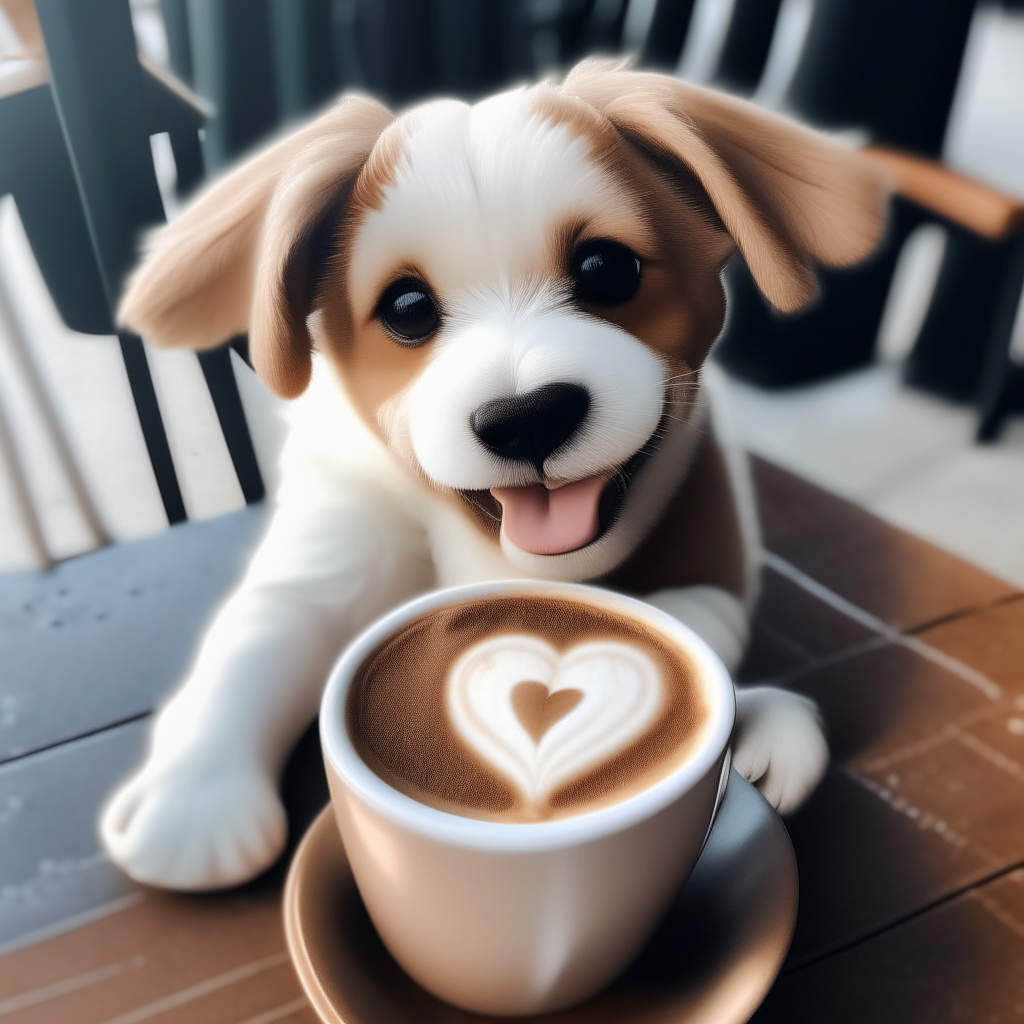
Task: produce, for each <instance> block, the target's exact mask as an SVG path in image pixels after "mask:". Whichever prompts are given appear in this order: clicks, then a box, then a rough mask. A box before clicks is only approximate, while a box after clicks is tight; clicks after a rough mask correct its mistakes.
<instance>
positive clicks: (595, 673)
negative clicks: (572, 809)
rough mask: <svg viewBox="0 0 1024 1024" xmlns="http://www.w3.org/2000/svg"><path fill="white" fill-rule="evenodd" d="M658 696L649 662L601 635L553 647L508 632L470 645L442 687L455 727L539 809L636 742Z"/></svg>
mask: <svg viewBox="0 0 1024 1024" xmlns="http://www.w3.org/2000/svg"><path fill="white" fill-rule="evenodd" d="M663 697H664V695H663V687H662V681H661V675H660V673H659V672H658V670H657V668H655V666H654V663H653V662H652V661H651V659H650V658H648V657H647V655H646V654H645V653H644V652H643V651H641V650H640V649H639V648H637V647H635V646H633V645H631V644H624V643H621V642H617V641H608V640H605V641H599V642H597V643H586V644H579V645H577V646H576V647H573V648H571V649H570V650H568V651H566V652H564V653H561V652H559V651H557V650H556V649H555V648H554V647H552V646H551V645H550V644H548V643H545V642H544V641H543V640H539V639H538V638H536V637H532V636H522V635H518V636H517V635H514V634H513V635H509V634H505V635H499V636H496V637H492V638H491V639H490V640H484V641H483V643H479V644H476V645H475V646H473V647H471V648H470V649H469V650H468V651H467V652H466V653H465V654H464V655H463V656H462V657H461V658H459V660H458V661H457V662H456V663H455V665H454V666H453V667H452V670H451V672H450V673H449V676H448V685H447V698H448V714H449V717H450V719H451V722H452V725H453V726H454V727H455V731H456V732H457V733H458V734H459V735H460V736H461V737H462V740H463V741H464V742H465V743H466V744H467V745H468V746H469V747H470V748H471V749H473V750H474V751H475V752H476V753H477V754H478V755H479V756H480V757H481V758H482V759H483V760H484V761H485V762H486V763H487V764H489V765H490V766H491V767H492V768H494V769H495V771H498V772H500V773H501V774H502V775H504V776H505V778H506V779H508V780H509V781H510V782H511V783H512V784H513V786H515V788H516V790H517V792H518V794H519V796H520V798H521V799H522V800H524V801H525V802H526V803H527V804H530V805H531V806H534V807H538V808H542V807H543V805H544V804H545V803H546V802H547V798H548V797H549V796H550V795H551V793H552V792H553V791H554V790H555V789H557V788H558V787H559V786H560V785H561V784H563V783H565V782H568V781H569V780H570V779H573V778H576V777H577V776H579V775H582V774H584V773H585V772H586V771H587V770H589V769H592V768H595V767H598V766H600V765H601V764H603V763H604V762H605V761H606V760H608V758H609V757H611V756H612V755H614V754H617V753H618V752H620V751H621V750H623V749H625V748H626V747H627V746H629V744H630V743H631V742H632V741H634V740H636V739H637V738H638V737H639V736H640V735H641V734H642V733H643V732H644V731H645V730H646V729H647V728H648V727H649V726H650V724H651V723H652V722H653V720H654V718H655V717H656V716H657V714H658V711H659V710H660V708H661V705H662V702H663Z"/></svg>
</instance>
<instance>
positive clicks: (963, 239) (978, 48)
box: [0, 0, 1024, 585]
mask: <svg viewBox="0 0 1024 1024" xmlns="http://www.w3.org/2000/svg"><path fill="white" fill-rule="evenodd" d="M591 52H593V53H606V54H633V55H635V56H636V58H637V60H638V62H639V64H641V65H643V66H646V67H651V68H656V69H659V70H662V71H664V72H666V73H670V74H675V75H678V76H680V77H682V78H685V79H688V80H690V81H694V82H699V83H703V84H707V85H711V86H714V87H717V88H722V89H726V90H728V91H730V92H733V93H735V94H738V95H742V96H746V97H749V98H751V99H753V100H754V102H756V103H759V104H763V105H765V106H767V107H771V108H774V109H778V110H781V111H784V112H787V113H790V114H792V115H793V116H795V117H798V118H800V119H801V120H804V121H805V122H807V123H809V124H812V125H814V126H816V127H820V128H822V129H825V130H827V131H830V132H834V133H837V134H838V135H839V136H840V137H841V138H842V139H843V140H844V141H845V142H846V143H847V144H849V145H856V146H870V147H873V150H872V151H873V152H875V153H876V154H877V157H878V158H879V159H882V160H884V161H886V162H887V163H888V165H889V167H890V168H891V169H892V171H893V173H894V174H895V175H896V178H897V180H898V181H899V183H900V192H901V195H900V196H899V197H898V198H896V199H895V200H894V204H893V218H892V225H891V228H890V232H889V237H888V241H887V243H886V244H885V246H884V247H883V248H882V250H881V251H880V252H879V253H878V254H877V255H876V256H875V257H874V258H873V259H872V260H871V261H870V262H869V263H868V264H866V265H864V266H863V267H859V268H856V269H854V270H851V271H846V272H842V273H836V272H828V273H825V274H823V275H822V282H823V298H822V301H821V302H820V303H819V305H818V306H816V307H815V308H814V309H813V310H812V311H810V312H808V313H806V314H802V315H798V316H791V317H780V316H777V315H774V314H773V313H771V312H770V311H769V310H768V309H767V307H766V306H765V304H764V303H763V302H762V301H761V300H760V297H759V296H758V295H757V294H756V292H755V290H754V289H753V287H752V285H751V282H750V279H749V277H748V276H747V275H746V272H745V270H744V268H743V267H742V266H741V265H740V264H738V263H736V264H734V265H732V266H730V268H729V270H728V272H727V283H728V288H729V292H730V315H729V320H728V323H727V325H726V328H725V331H724V333H723V337H722V338H721V339H720V342H719V344H718V347H717V349H716V355H715V358H716V361H717V363H718V366H719V367H720V369H721V370H722V371H723V373H724V375H725V379H726V381H727V386H728V392H729V396H730V404H731V411H732V416H733V420H734V426H735V429H736V431H737V433H738V434H739V436H740V438H741V439H742V440H743V441H744V442H745V443H746V444H747V445H748V447H750V448H751V450H753V451H756V452H758V453H760V454H762V455H764V456H766V457H768V458H770V459H772V460H773V461H775V462H777V463H779V464H781V465H783V466H786V467H788V468H790V469H792V470H794V471H796V472H798V473H800V474H803V475H804V476H806V477H808V478H810V479H812V480H814V481H816V482H818V483H820V484H822V485H823V486H825V487H828V488H830V489H832V490H834V491H837V492H838V493H840V494H842V495H844V496H846V497H848V498H850V499H852V500H854V501H856V502H858V503H860V504H862V505H864V506H865V507H867V508H869V509H870V510H872V511H874V512H875V513H877V514H878V515H881V516H883V517H884V518H886V519H888V520H890V521H891V522H893V523H895V524H897V525H899V526H901V527H903V528H905V529H908V530H910V531H912V532H914V533H916V534H918V535H919V536H922V537H924V538H926V539H928V540H931V541H933V542H935V543H937V544H939V545H940V546H942V547H944V548H946V549H948V550H950V551H953V552H955V553H956V554H959V555H960V556H962V557H964V558H966V559H967V560H969V561H971V562H974V563H975V564H977V565H979V566H982V567H984V568H986V569H988V570H989V571H990V572H992V573H994V574H996V575H998V576H1001V577H1004V578H1005V579H1008V580H1010V581H1012V582H1014V583H1016V584H1017V585H1024V313H1022V312H1021V305H1022V303H1021V290H1022V283H1024V202H1022V200H1024V3H1021V2H1020V0H1016V2H1009V0H1007V2H1003V3H975V2H974V0H132V2H131V3H130V4H129V3H128V0H90V2H89V3H88V4H84V3H81V2H80V0H37V3H36V4H33V3H32V2H31V0H0V197H2V198H0V573H16V572H24V571H29V570H34V569H39V568H44V567H46V566H48V565H50V564H52V563H53V562H55V561H58V560H62V559H66V558H69V557H71V556H75V555H80V554H83V553H84V552H87V551H90V550H92V549H94V548H98V547H102V546H104V545H106V544H107V543H109V542H110V541H117V540H127V539H132V538H138V537H143V536H146V535H150V534H154V533H158V532H159V531H162V530H164V529H165V528H166V527H167V525H168V524H169V523H176V522H180V521H183V520H186V519H188V520H201V519H207V518H210V517H214V516H217V515H220V514H222V513H225V512H228V511H231V510H233V509H238V508H241V507H242V506H243V505H245V504H246V503H247V502H248V503H256V502H258V501H259V500H260V498H261V497H262V496H263V494H264V492H265V490H266V489H267V488H268V487H272V486H273V482H274V477H275V463H276V453H277V451H278V448H279V445H280V441H281V435H282V425H281V422H280V417H279V415H278V411H279V410H278V409H277V405H278V403H276V402H275V400H274V399H272V398H271V397H270V396H269V395H268V394H267V393H266V392H265V391H264V389H263V388H262V386H261V385H260V384H259V382H258V381H257V380H256V378H255V376H254V375H253V374H252V372H251V370H250V369H249V368H248V366H247V364H246V362H245V355H246V346H245V339H244V338H238V339H234V341H233V342H232V344H231V345H230V346H228V347H226V348H224V349H222V350H220V351H218V352H214V353H208V354H204V355H203V356H201V357H197V356H196V355H195V354H194V353H190V352H166V351H165V352H158V351H154V350H152V349H150V348H148V347H147V346H146V345H145V343H144V339H143V340H140V339H138V338H134V337H133V336H131V335H127V334H124V333H121V334H117V333H116V332H115V330H114V326H113V322H112V317H111V309H112V308H113V305H114V303H115V302H116V297H117V294H118V293H119V290H120V286H121V282H122V280H123V277H124V275H125V273H126V272H127V270H128V269H129V268H130V266H131V263H132V260H133V258H134V253H135V251H136V248H135V247H136V244H137V238H138V235H139V232H140V231H141V230H142V229H143V228H145V227H147V226H151V225H153V224H157V223H160V222H161V221H162V220H163V219H164V218H168V219H173V217H174V216H175V215H176V214H177V212H178V211H179V210H180V208H181V205H182V203H183V201H184V200H185V199H187V196H188V195H189V194H190V193H191V192H192V191H193V190H194V189H196V188H197V187H200V186H201V184H202V182H203V180H204V178H205V177H207V176H210V175H214V174H217V173H218V172H220V171H221V170H222V169H223V168H225V167H226V166H228V165H229V164H230V163H231V162H232V161H234V160H235V159H237V158H238V157H239V156H241V155H243V154H244V153H245V152H246V151H248V150H249V149H251V148H252V147H253V146H256V145H257V144H259V143H260V142H261V141H263V140H264V139H266V138H267V137H268V136H272V135H273V134H274V133H277V132H280V131H283V130H287V128H288V126H289V125H290V124H292V123H293V122H295V121H297V120H300V119H302V118H304V117H307V116H309V115H310V114H311V113H313V112H314V111H316V110H317V109H318V108H320V107H321V106H323V105H324V104H325V103H327V102H329V101H330V99H331V97H333V96H334V95H335V94H336V93H338V92H339V91H342V90H345V89H361V90H367V91H370V92H372V93H374V94H375V95H378V96H380V97H381V98H383V99H385V100H386V101H387V102H389V103H391V104H393V105H396V106H398V107H401V106H404V105H407V104H409V103H412V102H414V101H416V100H419V99H421V98H422V97H425V96H430V95H437V94H446V95H457V96H461V97H464V98H467V99H473V98H475V97H479V96H481V95H485V94H487V93H489V92H492V91H494V90H496V89H499V88H502V87H504V86H506V85H509V84H513V83H517V82H522V81H526V80H529V79H533V78H536V77H537V76H539V75H544V74H549V73H557V72H559V71H560V70H562V69H565V68H567V67H569V66H571V64H572V63H574V62H575V61H576V60H577V59H579V58H580V57H581V56H583V55H584V54H587V53H591Z"/></svg>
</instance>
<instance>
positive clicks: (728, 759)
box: [697, 747, 732, 857]
mask: <svg viewBox="0 0 1024 1024" xmlns="http://www.w3.org/2000/svg"><path fill="white" fill-rule="evenodd" d="M731 767H732V747H726V748H725V757H724V758H722V767H721V768H720V769H719V772H718V789H717V790H716V792H715V806H714V808H713V809H712V811H711V820H710V821H709V822H708V830H707V832H705V833H704V841H703V842H702V843H701V844H700V853H703V852H704V847H705V846H707V844H708V840H709V839H710V838H711V830H712V829H713V828H714V827H715V820H716V819H717V818H718V810H719V808H720V807H721V806H722V801H723V800H724V799H725V791H726V790H727V789H728V788H729V769H730V768H731ZM700 853H698V854H697V856H698V857H699V856H700Z"/></svg>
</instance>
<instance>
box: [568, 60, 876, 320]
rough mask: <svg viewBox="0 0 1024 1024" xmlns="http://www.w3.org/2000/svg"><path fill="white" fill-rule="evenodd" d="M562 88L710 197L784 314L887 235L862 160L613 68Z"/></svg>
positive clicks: (794, 129) (730, 102) (712, 96)
mask: <svg viewBox="0 0 1024 1024" xmlns="http://www.w3.org/2000/svg"><path fill="white" fill-rule="evenodd" d="M562 88H563V89H564V90H565V91H566V92H567V93H568V94H570V95H573V96H577V97H579V98H580V99H583V100H585V101H586V102H588V103H590V104H592V105H593V106H594V107H596V108H597V109H598V110H599V111H601V112H602V113H603V114H604V115H605V116H606V117H607V118H608V119H609V120H610V121H611V122H612V124H614V125H615V126H616V128H618V129H619V131H620V132H622V133H623V135H625V136H626V137H627V138H628V139H630V141H632V142H633V143H634V145H636V146H637V147H638V148H639V149H640V150H641V151H642V152H645V153H647V154H655V155H656V156H655V160H656V162H657V163H658V164H659V165H660V166H661V167H662V168H666V167H668V168H671V167H672V166H673V165H674V166H675V167H676V168H678V170H677V171H676V172H675V176H676V178H677V180H678V182H679V187H680V189H681V193H682V195H683V197H684V200H685V201H687V202H691V203H694V204H696V206H697V207H698V208H699V207H700V205H701V202H702V201H701V199H700V193H701V192H703V193H704V194H705V195H706V196H707V197H708V199H709V200H710V202H711V204H712V206H713V207H714V210H715V214H716V216H717V217H718V218H719V219H720V221H721V223H722V224H723V225H724V226H725V228H726V229H727V230H728V232H729V234H730V235H732V237H733V239H734V240H735V241H736V244H737V246H738V247H739V249H740V251H741V252H742V253H743V257H744V259H745V260H746V261H747V264H748V266H749V267H750V271H751V273H752V274H753V276H754V279H755V280H756V281H757V284H758V286H759V288H760V289H761V291H762V292H763V293H764V295H765V297H766V298H767V299H768V300H769V301H770V302H771V303H772V304H773V305H774V306H775V307H776V308H777V309H780V310H783V311H793V310H796V309H799V308H801V307H802V306H804V305H806V304H807V303H808V302H810V301H811V300H812V299H813V298H814V296H815V295H816V292H817V284H816V281H815V277H814V270H813V268H814V264H815V263H822V264H825V265H827V266H833V267H840V266H847V265H850V264H853V263H857V262H859V261H860V260H862V259H864V258H865V257H866V256H868V255H869V254H870V253H871V251H872V250H873V249H874V248H875V246H876V245H877V244H878V242H879V240H880V239H881V237H882V233H883V231H884V228H885V206H886V198H887V194H886V187H885V182H884V181H883V178H882V176H881V175H880V174H879V173H878V171H877V170H876V169H875V168H874V167H873V166H872V165H871V163H870V162H869V161H868V160H867V159H866V158H864V157H862V156H860V155H859V154H857V153H854V152H852V151H849V150H847V149H845V148H843V147H842V146H839V145H837V144H836V143H834V142H832V141H830V140H829V139H827V138H825V137H824V136H822V135H819V134H817V133H815V132H813V131H811V130H809V129H807V128H804V127H802V126H801V125H798V124H795V123H794V122H792V121H789V120H787V119H785V118H782V117H779V116H777V115H775V114H771V113H768V112H766V111H763V110H761V109H759V108H757V107H755V106H754V105H753V104H750V103H747V102H744V101H742V100H738V99H735V98H734V97H731V96H726V95H724V94H722V93H718V92H714V91H712V90H709V89H701V88H699V87H697V86H693V85H688V84H687V83H684V82H681V81H678V80H677V79H674V78H669V77H667V76H664V75H656V74H650V73H645V72H634V71H628V70H625V68H624V67H623V65H621V64H615V63H613V62H610V61H601V60H594V59H589V60H585V61H583V62H582V63H580V64H578V65H577V66H576V67H575V68H574V69H573V70H572V71H571V72H570V74H569V75H568V77H567V78H566V80H565V82H564V83H563V85H562Z"/></svg>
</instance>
